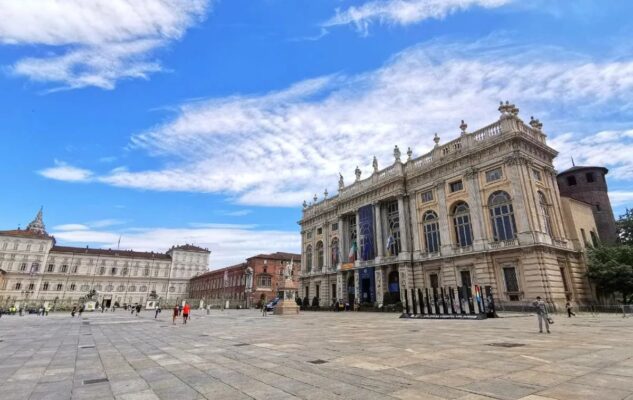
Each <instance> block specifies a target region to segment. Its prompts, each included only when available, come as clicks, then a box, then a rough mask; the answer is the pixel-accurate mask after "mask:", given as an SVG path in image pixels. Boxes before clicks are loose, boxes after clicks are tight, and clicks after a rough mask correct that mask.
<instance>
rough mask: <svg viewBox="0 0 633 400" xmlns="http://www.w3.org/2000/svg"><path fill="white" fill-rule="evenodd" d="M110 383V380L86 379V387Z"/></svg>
mask: <svg viewBox="0 0 633 400" xmlns="http://www.w3.org/2000/svg"><path fill="white" fill-rule="evenodd" d="M103 382H108V378H97V379H84V382H83V384H84V385H92V384H95V383H103Z"/></svg>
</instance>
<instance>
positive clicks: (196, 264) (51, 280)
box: [0, 210, 210, 308]
mask: <svg viewBox="0 0 633 400" xmlns="http://www.w3.org/2000/svg"><path fill="white" fill-rule="evenodd" d="M209 254H210V252H209V250H207V249H203V248H200V247H197V246H193V245H189V244H187V245H182V246H174V247H172V248H170V249H169V250H168V251H167V252H166V253H154V252H139V251H131V250H112V249H92V248H88V247H85V248H83V247H67V246H58V245H57V244H56V241H55V238H54V237H53V236H51V235H49V234H48V233H47V232H46V229H45V226H44V222H43V220H42V210H40V211H39V212H38V214H37V216H36V217H35V219H34V220H33V221H32V222H31V223H30V224H29V225H28V226H27V227H26V229H16V230H8V231H0V275H1V276H2V278H0V306H9V305H16V306H20V305H22V306H30V305H41V304H44V305H48V306H50V307H52V306H53V305H55V306H56V307H57V308H62V307H63V308H68V307H69V306H71V305H73V304H77V303H79V302H80V301H81V300H85V298H86V296H87V295H88V294H89V293H90V292H91V291H93V290H94V291H95V296H96V297H94V298H93V299H92V300H94V301H96V302H97V304H99V305H100V306H103V307H111V306H113V305H115V304H118V305H119V306H123V305H124V304H137V303H138V304H141V305H143V306H145V305H146V302H147V301H148V300H155V301H159V302H160V304H161V305H163V306H165V305H169V304H172V305H173V304H175V303H176V302H177V301H181V300H183V299H186V298H187V297H188V294H189V279H190V278H191V277H193V276H195V275H198V274H201V273H203V272H206V271H207V268H208V264H209Z"/></svg>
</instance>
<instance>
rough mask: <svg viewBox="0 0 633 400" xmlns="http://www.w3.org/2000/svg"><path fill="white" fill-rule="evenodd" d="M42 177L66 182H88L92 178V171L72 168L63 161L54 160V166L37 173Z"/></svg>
mask: <svg viewBox="0 0 633 400" xmlns="http://www.w3.org/2000/svg"><path fill="white" fill-rule="evenodd" d="M38 173H39V174H40V175H42V176H43V177H46V178H49V179H54V180H58V181H66V182H88V181H90V179H91V178H92V171H89V170H87V169H83V168H78V167H73V166H72V165H68V164H67V163H65V162H63V161H57V160H55V166H54V167H50V168H45V169H43V170H41V171H38Z"/></svg>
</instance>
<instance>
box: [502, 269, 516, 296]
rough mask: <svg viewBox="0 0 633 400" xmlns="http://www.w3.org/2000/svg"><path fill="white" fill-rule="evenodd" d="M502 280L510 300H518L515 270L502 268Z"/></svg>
mask: <svg viewBox="0 0 633 400" xmlns="http://www.w3.org/2000/svg"><path fill="white" fill-rule="evenodd" d="M503 279H504V280H505V283H506V292H508V295H509V296H510V300H519V296H518V293H519V281H518V279H517V270H516V268H515V267H503Z"/></svg>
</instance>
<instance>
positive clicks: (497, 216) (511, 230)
mask: <svg viewBox="0 0 633 400" xmlns="http://www.w3.org/2000/svg"><path fill="white" fill-rule="evenodd" d="M488 207H489V209H490V222H491V224H492V237H493V240H494V241H495V242H498V241H501V240H511V239H514V238H516V231H517V227H516V224H515V222H514V211H513V210H512V201H511V200H510V196H509V195H508V194H507V193H506V192H502V191H498V192H494V193H493V194H491V195H490V197H489V198H488Z"/></svg>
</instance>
